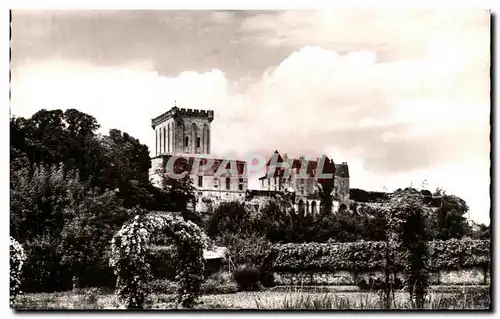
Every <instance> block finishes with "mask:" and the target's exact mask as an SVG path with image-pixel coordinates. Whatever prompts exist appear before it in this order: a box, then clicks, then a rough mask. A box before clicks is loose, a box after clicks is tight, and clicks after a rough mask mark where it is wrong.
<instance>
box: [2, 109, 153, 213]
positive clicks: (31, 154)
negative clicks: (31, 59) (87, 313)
mask: <svg viewBox="0 0 500 319" xmlns="http://www.w3.org/2000/svg"><path fill="white" fill-rule="evenodd" d="M99 127H100V126H99V124H98V123H97V121H96V119H95V118H94V117H93V116H91V115H88V114H85V113H82V112H79V111H78V110H75V109H68V110H66V111H62V110H51V111H47V110H44V109H42V110H40V111H38V112H37V113H35V114H34V115H33V116H32V117H31V118H22V117H13V118H11V120H10V133H11V156H12V157H11V170H12V169H13V168H14V166H16V165H13V163H18V162H19V161H20V160H22V161H24V160H27V161H28V162H29V163H30V164H31V165H35V166H39V165H42V164H43V165H48V166H52V165H61V164H62V165H63V167H64V168H65V169H66V170H69V171H75V172H77V174H78V178H79V180H81V181H82V182H85V183H89V187H90V188H92V189H94V188H97V189H98V190H99V192H100V193H103V192H105V191H106V190H115V189H117V190H118V192H117V196H118V197H119V198H120V199H122V200H123V205H124V206H125V207H127V208H130V207H133V206H135V205H142V206H144V207H148V208H152V206H155V196H154V193H155V190H154V187H152V185H151V183H150V181H149V168H150V167H151V162H150V159H149V151H148V148H147V146H146V145H144V144H141V143H140V142H139V140H137V139H135V138H133V137H132V136H130V135H128V134H127V133H125V132H123V133H122V132H121V131H119V130H115V129H112V130H110V131H109V135H107V136H106V135H99V134H97V133H96V131H97V129H98V128H99ZM28 166H30V165H28Z"/></svg>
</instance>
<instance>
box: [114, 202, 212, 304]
mask: <svg viewBox="0 0 500 319" xmlns="http://www.w3.org/2000/svg"><path fill="white" fill-rule="evenodd" d="M135 211H136V213H137V216H136V217H135V218H134V219H133V220H132V221H131V222H130V223H128V224H125V225H124V226H123V227H122V229H121V230H120V231H119V232H118V233H117V234H116V235H115V237H114V238H113V240H112V243H111V248H112V256H111V259H110V263H111V266H112V267H114V269H115V274H116V275H117V283H116V288H117V293H118V295H119V296H120V297H121V299H122V300H124V301H125V305H126V307H127V308H143V307H144V305H145V301H146V298H147V296H148V294H149V290H150V289H149V288H150V287H149V286H148V282H149V280H150V278H151V271H150V264H149V263H148V261H147V259H146V256H147V255H148V254H149V252H150V247H151V245H150V237H153V238H155V236H158V234H163V235H164V236H165V237H167V238H170V239H171V240H172V242H173V243H175V246H176V248H177V263H178V264H177V267H176V269H178V274H177V276H176V280H177V281H178V283H179V290H178V301H179V302H180V303H181V304H182V306H183V307H187V308H191V307H193V306H194V303H195V300H196V298H197V297H198V296H199V293H200V285H201V282H202V281H203V269H204V259H203V249H204V248H206V247H208V245H209V243H208V240H207V238H206V237H205V236H204V234H203V232H202V231H201V229H200V228H199V227H198V226H196V225H195V224H194V223H192V222H190V221H187V222H186V221H185V220H184V219H183V218H181V217H176V216H172V215H157V214H150V215H148V214H147V212H146V211H144V210H142V209H139V208H137V209H135Z"/></svg>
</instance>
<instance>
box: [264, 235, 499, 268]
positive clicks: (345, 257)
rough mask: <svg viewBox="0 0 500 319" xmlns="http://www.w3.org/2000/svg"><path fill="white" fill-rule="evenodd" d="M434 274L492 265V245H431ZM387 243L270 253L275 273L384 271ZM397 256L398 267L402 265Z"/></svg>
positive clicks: (291, 247)
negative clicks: (442, 271) (445, 270)
mask: <svg viewBox="0 0 500 319" xmlns="http://www.w3.org/2000/svg"><path fill="white" fill-rule="evenodd" d="M427 246H428V251H429V259H428V268H429V270H431V271H437V270H442V269H449V270H452V269H460V268H467V267H484V266H488V265H489V260H490V256H489V254H490V250H489V247H490V242H489V241H487V240H472V239H469V238H464V239H461V240H458V239H451V240H447V241H440V240H437V241H431V242H427ZM384 250H385V242H370V241H359V242H352V243H305V244H294V243H288V244H277V245H274V246H272V248H271V251H270V257H272V258H270V260H271V262H270V264H269V265H268V267H267V268H266V270H273V271H292V272H295V271H335V270H353V271H362V270H370V269H383V268H384V266H385V254H384ZM395 253H396V266H398V267H401V266H402V260H401V256H399V252H395Z"/></svg>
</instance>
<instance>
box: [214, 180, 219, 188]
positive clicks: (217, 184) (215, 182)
mask: <svg viewBox="0 0 500 319" xmlns="http://www.w3.org/2000/svg"><path fill="white" fill-rule="evenodd" d="M218 187H219V180H218V179H217V178H214V188H218Z"/></svg>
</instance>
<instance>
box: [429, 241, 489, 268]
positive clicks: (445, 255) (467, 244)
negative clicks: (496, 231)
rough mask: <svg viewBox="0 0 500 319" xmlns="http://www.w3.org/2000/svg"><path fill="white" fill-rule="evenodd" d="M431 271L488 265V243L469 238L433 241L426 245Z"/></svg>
mask: <svg viewBox="0 0 500 319" xmlns="http://www.w3.org/2000/svg"><path fill="white" fill-rule="evenodd" d="M428 252H429V265H430V266H431V267H430V268H431V269H458V268H468V267H478V266H479V267H487V266H489V265H490V241H489V240H473V239H470V238H463V239H456V238H453V239H450V240H434V241H432V242H430V245H428Z"/></svg>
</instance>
